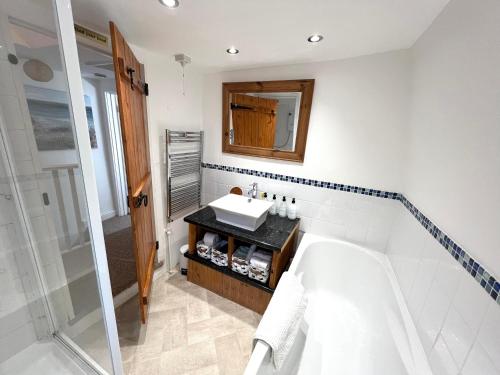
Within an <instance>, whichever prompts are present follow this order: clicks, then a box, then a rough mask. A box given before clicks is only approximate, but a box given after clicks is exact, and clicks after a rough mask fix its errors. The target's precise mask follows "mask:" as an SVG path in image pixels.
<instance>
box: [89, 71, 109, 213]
mask: <svg viewBox="0 0 500 375" xmlns="http://www.w3.org/2000/svg"><path fill="white" fill-rule="evenodd" d="M82 82H83V91H84V92H85V95H88V96H89V97H90V102H91V105H92V112H93V117H94V126H95V132H96V137H97V148H93V149H92V160H93V161H94V170H95V174H96V182H97V193H98V197H99V206H100V208H101V216H102V217H104V218H109V217H113V216H115V202H114V196H113V180H112V174H111V159H110V155H109V141H108V134H109V133H108V129H107V117H106V107H104V106H103V105H102V104H103V101H102V100H101V98H102V96H103V95H104V93H103V92H102V88H101V84H100V81H99V80H93V79H82ZM112 82H113V83H114V81H112ZM105 87H106V86H105Z"/></svg>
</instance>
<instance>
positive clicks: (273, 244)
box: [184, 207, 300, 251]
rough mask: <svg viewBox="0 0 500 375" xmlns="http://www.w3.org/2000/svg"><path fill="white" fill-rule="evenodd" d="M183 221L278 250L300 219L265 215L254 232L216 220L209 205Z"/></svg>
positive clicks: (265, 247) (264, 247)
mask: <svg viewBox="0 0 500 375" xmlns="http://www.w3.org/2000/svg"><path fill="white" fill-rule="evenodd" d="M184 221H186V222H188V223H191V224H196V225H199V226H201V227H204V228H205V229H207V230H213V231H214V232H218V233H222V234H224V235H226V236H233V237H234V238H236V239H238V240H242V241H247V242H249V243H253V244H256V245H257V246H259V247H262V248H263V249H268V250H272V251H280V250H281V248H282V247H283V245H284V244H285V242H286V240H287V238H288V237H289V236H290V234H291V233H292V232H293V230H294V228H295V227H296V226H297V225H298V224H299V221H300V219H295V220H289V219H288V218H286V217H285V218H282V217H279V216H278V215H267V219H266V221H265V222H264V224H262V225H261V226H260V227H259V228H257V230H256V231H255V232H251V231H248V230H245V229H241V228H238V227H235V226H232V225H229V224H224V223H221V222H219V221H217V220H216V219H215V212H214V210H213V209H212V208H211V207H205V208H202V209H201V210H199V211H196V212H195V213H193V214H191V215H188V216H186V217H185V218H184Z"/></svg>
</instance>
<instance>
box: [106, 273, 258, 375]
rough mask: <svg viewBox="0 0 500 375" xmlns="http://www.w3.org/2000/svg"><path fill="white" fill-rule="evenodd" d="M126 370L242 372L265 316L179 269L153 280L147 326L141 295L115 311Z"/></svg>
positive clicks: (174, 374) (200, 374) (209, 374)
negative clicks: (141, 310)
mask: <svg viewBox="0 0 500 375" xmlns="http://www.w3.org/2000/svg"><path fill="white" fill-rule="evenodd" d="M116 317H117V322H118V334H119V336H120V345H121V350H122V357H123V361H124V368H125V372H126V374H134V375H135V374H137V375H149V374H162V375H163V374H166V375H188V374H189V375H195V374H196V375H205V374H206V375H217V374H220V375H223V374H238V375H239V374H242V373H243V371H244V368H245V365H246V363H247V361H248V359H249V357H250V352H251V346H252V337H253V334H254V332H255V329H256V328H257V325H258V323H259V320H260V315H259V314H257V313H254V312H253V311H251V310H248V309H246V308H244V307H242V306H240V305H238V304H236V303H233V302H231V301H229V300H227V299H224V298H222V297H219V296H218V295H216V294H214V293H212V292H210V291H208V290H206V289H203V288H201V287H199V286H197V285H194V284H191V283H189V282H187V281H186V278H185V276H182V275H180V274H175V275H174V276H172V277H170V279H168V280H167V278H166V277H162V278H160V279H159V280H157V281H155V282H154V287H153V291H152V302H151V307H150V312H149V321H148V324H147V325H141V324H140V323H139V316H138V307H137V300H136V299H135V298H133V299H131V300H130V301H128V302H127V303H125V304H124V305H122V306H121V307H119V308H118V309H117V311H116Z"/></svg>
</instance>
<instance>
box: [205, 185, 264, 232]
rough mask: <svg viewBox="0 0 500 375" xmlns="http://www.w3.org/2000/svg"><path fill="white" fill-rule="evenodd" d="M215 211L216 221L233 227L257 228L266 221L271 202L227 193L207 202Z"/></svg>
mask: <svg viewBox="0 0 500 375" xmlns="http://www.w3.org/2000/svg"><path fill="white" fill-rule="evenodd" d="M208 205H209V206H210V207H212V208H213V209H214V211H215V217H216V219H217V221H220V222H222V223H225V224H229V225H234V226H235V227H239V228H243V229H246V230H251V231H252V232H253V231H255V230H257V228H258V227H260V226H261V225H262V224H263V223H264V221H266V217H267V211H268V210H269V208H271V206H272V205H273V204H272V202H268V201H264V200H260V199H250V198H247V197H244V196H242V195H236V194H228V195H225V196H223V197H222V198H219V199H217V200H215V201H213V202H211V203H209V204H208Z"/></svg>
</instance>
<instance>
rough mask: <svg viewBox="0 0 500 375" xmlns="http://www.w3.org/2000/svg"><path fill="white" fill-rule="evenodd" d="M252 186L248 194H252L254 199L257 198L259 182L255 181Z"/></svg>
mask: <svg viewBox="0 0 500 375" xmlns="http://www.w3.org/2000/svg"><path fill="white" fill-rule="evenodd" d="M250 186H251V187H252V188H251V189H250V190H248V196H251V197H252V198H253V199H256V198H257V183H256V182H254V183H253V184H251V185H250Z"/></svg>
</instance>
